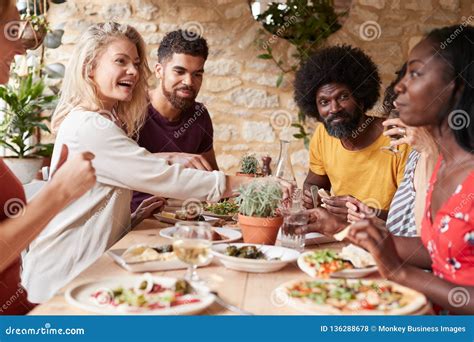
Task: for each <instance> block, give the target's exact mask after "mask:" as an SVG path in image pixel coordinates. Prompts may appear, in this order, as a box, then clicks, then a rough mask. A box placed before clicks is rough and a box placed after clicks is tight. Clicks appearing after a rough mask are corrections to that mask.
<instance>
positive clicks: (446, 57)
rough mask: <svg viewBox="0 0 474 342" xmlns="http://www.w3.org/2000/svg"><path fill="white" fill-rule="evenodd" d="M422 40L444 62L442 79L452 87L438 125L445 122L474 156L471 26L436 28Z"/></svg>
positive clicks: (473, 80)
mask: <svg viewBox="0 0 474 342" xmlns="http://www.w3.org/2000/svg"><path fill="white" fill-rule="evenodd" d="M425 39H428V40H429V41H431V42H432V43H433V44H434V47H435V50H436V53H435V56H437V57H438V58H442V60H443V61H444V62H445V63H447V65H448V67H447V68H445V76H446V77H447V78H448V79H453V80H454V85H455V87H454V89H453V92H452V94H451V99H450V104H451V106H450V108H449V109H448V110H447V111H444V112H441V113H439V114H438V117H439V119H440V122H443V121H444V120H448V122H449V123H450V128H451V131H452V133H453V134H454V138H455V139H456V142H457V143H458V144H459V146H461V147H462V148H463V149H464V150H466V151H468V152H470V153H474V63H472V61H473V60H474V45H473V42H474V27H472V26H469V25H467V23H466V22H464V23H462V24H461V25H453V26H446V27H442V28H437V29H434V30H432V31H431V32H430V33H428V35H427V37H426V38H425ZM458 92H459V93H460V94H459V95H460V96H459V99H456V98H457V97H456V94H457V93H458Z"/></svg>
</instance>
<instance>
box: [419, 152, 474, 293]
mask: <svg viewBox="0 0 474 342" xmlns="http://www.w3.org/2000/svg"><path fill="white" fill-rule="evenodd" d="M441 160H442V158H441V156H440V157H439V159H438V162H437V164H436V167H435V169H434V171H433V175H432V176H431V180H430V184H429V186H428V193H427V197H426V209H425V215H424V217H423V221H422V224H421V238H422V240H423V244H424V245H425V247H426V248H427V250H428V252H429V253H430V256H431V260H432V261H433V264H432V267H433V273H434V274H435V275H437V276H438V277H440V278H442V279H446V280H447V281H450V282H452V283H454V284H460V285H471V286H472V285H474V171H472V172H471V173H470V174H469V175H468V176H467V178H466V179H465V180H464V182H462V183H461V184H459V185H458V186H457V188H456V190H455V191H454V193H453V194H452V195H451V197H450V198H449V199H448V200H447V201H446V202H445V203H443V205H442V206H441V208H440V209H439V210H438V212H437V213H436V216H435V217H434V218H432V217H431V196H432V193H433V186H434V184H435V183H436V179H437V175H438V171H439V168H440V165H441Z"/></svg>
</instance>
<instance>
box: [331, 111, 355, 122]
mask: <svg viewBox="0 0 474 342" xmlns="http://www.w3.org/2000/svg"><path fill="white" fill-rule="evenodd" d="M348 118H350V115H349V113H347V112H346V111H341V112H339V113H335V114H329V115H328V116H327V117H326V122H327V123H331V122H333V121H334V120H336V119H348Z"/></svg>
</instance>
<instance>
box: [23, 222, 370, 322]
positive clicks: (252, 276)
mask: <svg viewBox="0 0 474 342" xmlns="http://www.w3.org/2000/svg"><path fill="white" fill-rule="evenodd" d="M169 226H170V225H169V224H164V223H162V222H160V221H158V220H155V219H147V220H145V221H143V222H141V223H140V224H139V225H137V227H136V228H135V229H134V230H132V231H130V232H129V233H128V234H127V235H125V236H124V237H123V238H122V239H121V240H120V241H118V242H117V243H116V244H115V245H114V246H112V248H111V249H123V248H128V247H130V246H132V245H135V244H148V245H161V244H169V243H170V240H169V239H167V238H164V237H161V236H160V230H161V229H163V228H165V227H169ZM343 246H344V243H341V242H332V243H324V244H319V245H311V246H307V247H306V250H317V249H323V248H332V249H340V248H342V247H343ZM58 257H60V256H58ZM185 272H186V270H184V269H179V270H170V271H159V272H152V275H154V276H166V277H180V278H182V277H183V276H184V273H185ZM198 273H199V275H200V276H201V277H202V278H204V279H205V280H206V282H207V285H208V286H209V287H210V288H211V289H212V290H214V291H216V292H217V293H218V294H219V296H220V297H221V298H222V299H223V300H224V301H226V302H228V303H230V304H233V305H235V306H237V307H239V308H241V309H243V310H246V311H248V312H251V313H253V314H255V315H298V314H301V312H298V311H296V310H295V309H292V308H290V307H288V306H286V305H285V304H284V303H282V302H281V300H279V299H278V296H275V291H274V290H275V289H276V288H277V287H278V286H279V285H281V284H283V283H285V282H287V281H291V280H296V279H311V278H310V277H309V276H308V275H306V274H305V273H303V272H302V271H301V270H300V269H299V267H298V265H297V264H296V262H294V263H291V264H288V265H286V266H285V268H283V269H281V270H279V271H276V272H271V273H248V272H240V271H234V270H231V269H227V268H225V267H224V266H223V265H222V264H221V263H220V262H219V261H218V260H217V258H214V260H213V261H212V263H211V264H210V265H209V266H206V267H200V268H198ZM131 275H136V276H139V274H135V273H130V272H128V271H126V270H125V269H123V268H122V267H121V266H119V265H118V264H116V263H115V262H114V261H113V259H112V258H111V257H110V256H109V255H108V254H107V253H105V254H104V255H103V256H102V257H100V258H99V259H98V260H97V261H96V262H94V263H93V264H92V265H91V266H90V267H88V268H87V269H86V270H84V271H83V272H82V273H81V274H79V276H77V277H76V278H75V279H74V280H73V281H71V282H70V283H69V284H67V285H66V286H65V287H63V288H62V289H61V290H59V291H58V292H57V293H56V295H55V296H54V297H53V298H51V299H50V300H48V301H47V302H45V303H43V304H40V305H38V306H37V307H36V308H35V309H33V310H32V311H31V312H30V315H91V314H94V313H91V312H88V311H84V310H82V309H80V308H77V307H75V306H73V305H71V304H69V303H68V302H67V301H66V299H65V295H64V294H65V292H66V290H67V289H68V288H72V287H75V286H77V285H79V284H81V283H85V282H91V281H100V280H103V279H106V278H116V277H129V276H131ZM373 278H378V275H377V274H376V275H375V276H373ZM202 314H204V315H235V314H236V313H235V312H231V311H229V310H226V309H224V308H223V307H222V306H220V305H219V304H217V303H214V304H212V305H211V306H210V307H209V308H207V309H206V310H204V311H203V312H202Z"/></svg>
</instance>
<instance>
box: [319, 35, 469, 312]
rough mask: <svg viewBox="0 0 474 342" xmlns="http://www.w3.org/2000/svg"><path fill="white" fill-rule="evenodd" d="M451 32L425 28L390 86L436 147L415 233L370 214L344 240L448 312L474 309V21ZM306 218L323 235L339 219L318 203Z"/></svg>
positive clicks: (404, 115)
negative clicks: (400, 231)
mask: <svg viewBox="0 0 474 342" xmlns="http://www.w3.org/2000/svg"><path fill="white" fill-rule="evenodd" d="M455 33H456V34H455ZM457 33H459V26H451V27H444V28H441V29H435V30H433V31H431V32H430V33H429V34H428V36H427V37H426V38H425V39H423V40H422V41H421V42H420V43H419V44H418V45H416V46H415V47H414V48H413V50H412V51H411V52H410V55H409V58H408V61H407V73H406V75H405V77H404V78H403V79H402V80H401V81H400V82H399V83H398V84H397V85H396V86H395V90H396V92H397V93H398V97H397V99H396V106H397V108H398V109H399V111H400V119H401V120H402V121H403V122H404V123H405V124H407V125H409V126H413V127H419V126H426V127H427V128H428V129H429V132H430V134H432V136H433V138H434V140H435V142H436V144H437V146H438V149H439V151H440V156H439V158H438V161H437V164H436V166H435V169H434V172H433V175H432V177H431V180H430V182H429V185H428V192H427V197H426V206H425V213H424V215H423V219H422V226H421V238H419V237H411V238H410V237H394V236H393V235H391V234H389V233H388V232H386V231H385V230H383V229H381V228H383V227H381V226H380V224H377V223H376V222H374V220H371V219H370V220H361V221H359V222H356V223H354V224H353V225H352V226H351V228H350V230H349V232H348V236H347V239H348V240H349V241H350V242H352V243H354V244H356V245H359V246H361V247H363V248H365V249H366V250H368V251H369V252H370V253H371V254H372V255H373V256H374V258H375V260H376V262H377V265H378V268H379V272H380V274H381V275H382V276H383V277H384V278H386V279H389V280H393V281H395V282H397V283H399V284H402V285H406V286H408V287H411V288H413V289H415V290H418V291H420V292H422V293H424V294H425V295H426V296H427V297H428V298H429V299H430V300H431V301H432V302H433V303H435V304H436V305H438V306H439V307H441V308H442V309H444V310H448V311H449V312H451V313H455V314H474V198H473V196H472V194H473V193H474V157H473V151H474V125H473V124H472V123H473V122H474V116H473V108H474V64H473V63H472V61H473V60H474V46H473V45H472V42H473V41H474V28H473V27H471V26H466V27H464V29H463V30H462V31H461V33H459V34H457ZM453 35H454V36H456V38H455V39H450V37H452V36H453ZM448 39H449V40H450V41H451V42H450V43H449V44H444V42H446V41H448ZM441 46H444V48H441ZM312 222H313V224H312V225H311V226H310V230H314V231H319V232H323V233H325V234H334V233H336V232H338V231H341V230H342V229H343V228H344V226H345V225H344V222H341V220H340V219H339V218H337V217H335V216H332V215H330V214H328V212H327V211H325V210H323V209H320V208H318V209H315V210H314V211H313V212H312ZM430 268H431V269H432V273H431V272H426V271H425V270H426V269H430ZM460 298H461V299H462V300H461V301H460V300H459V299H460Z"/></svg>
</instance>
